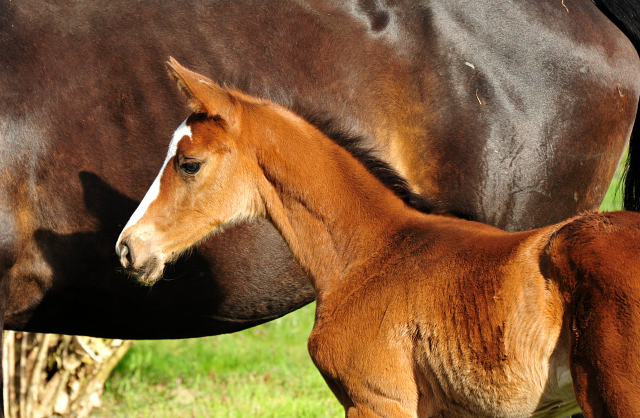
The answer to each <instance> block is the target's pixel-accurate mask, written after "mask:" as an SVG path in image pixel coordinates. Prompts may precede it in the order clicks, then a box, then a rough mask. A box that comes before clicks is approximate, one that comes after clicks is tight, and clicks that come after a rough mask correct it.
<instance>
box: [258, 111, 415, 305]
mask: <svg viewBox="0 0 640 418" xmlns="http://www.w3.org/2000/svg"><path fill="white" fill-rule="evenodd" d="M287 122H288V124H285V126H286V130H285V131H273V130H266V132H265V133H264V135H265V136H264V137H263V138H264V139H263V140H262V143H261V145H260V147H261V148H262V149H261V150H260V151H259V152H258V160H259V164H260V165H261V167H262V169H263V171H264V174H265V178H266V180H267V182H265V187H263V190H262V195H263V197H264V201H265V206H266V212H267V216H268V218H269V219H270V220H271V221H272V222H273V224H274V225H275V227H276V228H277V229H278V230H279V231H280V233H281V234H282V236H283V237H284V239H285V241H286V242H287V244H288V245H289V247H290V248H291V251H292V252H293V254H294V256H295V257H296V259H297V260H298V262H299V263H300V265H301V266H302V268H303V269H305V270H306V272H307V273H308V275H309V277H310V279H311V281H312V284H313V286H314V288H315V289H316V293H317V296H318V301H319V302H322V300H323V299H324V297H325V296H326V295H327V294H328V293H329V292H331V290H332V289H333V288H334V287H335V285H336V284H337V283H338V281H339V280H340V279H341V278H342V277H344V276H345V275H347V274H348V273H349V271H350V270H352V269H353V268H357V267H358V265H360V264H361V263H363V262H365V260H366V259H368V258H369V257H371V256H372V255H374V254H375V253H376V252H378V251H380V250H381V249H382V248H384V247H385V246H386V244H387V243H388V241H389V240H390V239H391V238H392V237H393V236H394V235H395V234H396V231H398V230H399V228H401V226H402V225H403V223H404V222H405V221H406V220H407V219H408V218H409V217H411V216H415V214H414V212H413V211H412V210H408V209H407V207H406V206H405V203H404V202H403V201H402V200H401V199H399V198H398V197H397V196H395V195H394V194H393V192H391V191H390V190H389V189H387V188H386V187H385V186H384V185H383V184H382V183H381V182H380V181H379V180H378V179H376V178H375V177H374V176H373V175H372V174H371V173H369V172H368V171H367V169H366V168H365V167H364V166H363V165H362V164H361V163H360V161H358V160H357V159H356V158H354V157H353V156H352V155H351V154H350V153H349V152H347V151H346V150H345V149H343V148H342V147H340V146H338V145H337V144H335V143H334V142H333V141H332V140H331V139H329V138H328V137H326V136H325V135H323V134H321V133H320V132H319V131H317V130H316V129H315V128H313V127H311V126H309V125H307V124H306V122H303V121H302V120H299V119H297V118H295V117H293V116H289V118H288V120H287Z"/></svg>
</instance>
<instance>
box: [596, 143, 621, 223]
mask: <svg viewBox="0 0 640 418" xmlns="http://www.w3.org/2000/svg"><path fill="white" fill-rule="evenodd" d="M626 160H627V154H626V152H625V155H624V158H623V159H622V161H621V162H620V165H618V169H617V170H616V173H615V174H614V176H613V180H612V181H611V184H610V185H609V189H608V190H607V194H606V195H605V196H604V200H603V201H602V204H601V205H600V210H601V211H603V212H611V211H614V210H621V209H622V197H623V195H624V189H623V188H622V184H621V183H620V180H621V179H622V174H623V173H624V166H625V162H626Z"/></svg>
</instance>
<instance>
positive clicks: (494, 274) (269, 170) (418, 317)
mask: <svg viewBox="0 0 640 418" xmlns="http://www.w3.org/2000/svg"><path fill="white" fill-rule="evenodd" d="M170 72H171V73H172V75H173V76H174V78H175V79H176V80H177V81H178V84H179V86H180V88H181V89H182V91H183V92H184V93H185V94H186V95H187V97H188V99H189V105H190V107H191V108H192V110H194V112H196V114H194V115H192V116H190V117H189V118H188V119H187V120H186V121H185V122H184V123H183V125H181V127H180V128H179V129H178V130H177V131H176V133H175V134H174V137H173V140H172V142H171V145H170V147H169V153H168V154H167V159H166V164H165V166H164V167H163V169H162V170H161V172H160V174H159V175H158V178H157V180H156V182H155V183H154V185H152V187H151V189H150V191H149V192H148V193H147V196H146V197H145V199H144V200H143V203H142V204H141V206H140V207H139V209H138V210H137V211H136V213H135V214H134V215H133V216H132V219H131V220H130V222H129V224H127V226H126V227H125V229H124V230H123V232H122V234H121V236H120V238H119V240H118V243H117V247H116V250H117V252H118V254H119V255H120V257H121V262H122V264H123V266H124V267H126V268H128V269H129V270H130V271H131V273H132V274H134V275H136V276H138V277H139V279H140V280H141V281H142V282H144V283H146V284H152V283H153V282H155V281H156V280H158V279H159V278H160V277H161V275H162V270H163V269H164V264H165V263H168V262H171V261H172V260H174V259H175V258H176V257H178V256H179V254H180V253H182V252H183V251H185V250H187V249H188V248H190V247H191V246H192V245H195V244H196V243H197V242H199V241H200V240H201V239H202V238H204V237H206V236H208V235H209V234H211V233H212V232H215V231H218V230H220V229H223V228H224V227H226V226H228V225H230V224H233V223H234V222H237V221H238V220H242V219H246V218H251V217H263V218H266V219H268V220H269V221H270V222H272V223H273V225H274V226H275V227H276V229H277V230H278V231H279V232H280V234H281V235H282V236H283V238H284V240H285V242H286V243H287V245H288V246H289V248H290V249H291V251H292V253H293V254H294V256H295V258H296V260H297V261H298V262H299V263H300V265H301V267H302V268H303V270H304V271H305V272H306V273H307V275H308V276H309V278H310V280H311V283H312V284H313V287H314V289H315V291H316V295H317V310H316V321H315V325H314V328H313V331H312V333H311V336H310V337H309V352H310V354H311V357H312V359H313V361H314V362H315V364H316V365H317V367H318V369H319V370H320V372H321V373H322V375H323V377H324V378H325V380H326V381H327V383H328V385H329V387H330V388H331V390H332V391H333V392H334V394H335V395H336V397H337V398H338V399H339V400H340V402H341V403H342V404H343V406H344V407H345V411H346V414H347V416H348V417H349V418H354V417H416V416H420V417H482V416H493V417H522V416H549V417H561V416H566V415H568V414H569V413H571V412H573V411H576V410H577V405H579V406H580V407H581V408H582V409H583V410H584V413H585V415H586V416H587V417H599V416H611V417H633V416H638V415H639V414H640V360H639V359H638V358H637V356H636V355H635V353H637V352H638V350H639V349H640V282H639V281H638V278H639V277H640V268H639V266H638V263H637V260H638V259H639V257H640V214H636V213H631V212H618V213H606V214H585V215H581V216H577V217H575V218H572V219H570V220H567V221H565V222H562V223H560V224H556V225H553V226H549V227H545V228H542V229H537V230H533V231H528V232H519V233H509V232H504V231H501V230H499V229H496V228H494V227H490V226H487V225H484V224H481V223H476V222H470V221H466V220H461V219H457V218H454V217H450V216H443V215H438V214H432V213H421V212H419V211H417V210H415V209H412V208H410V207H408V206H407V205H406V203H405V202H404V201H403V200H402V199H400V198H399V197H398V196H397V195H396V194H395V193H394V192H393V191H391V190H390V189H389V188H387V187H385V185H383V184H382V183H381V182H380V181H378V180H377V179H376V178H375V177H374V176H373V175H372V174H371V173H370V172H369V171H368V169H367V168H366V167H365V166H364V165H363V164H362V163H361V162H360V161H358V160H357V159H355V158H354V157H353V156H352V155H351V154H350V153H349V152H348V151H347V150H345V149H343V148H342V147H340V146H339V145H337V144H335V143H334V142H333V141H332V140H330V139H329V138H328V137H326V136H325V135H323V134H322V133H321V132H319V131H318V130H317V129H315V128H314V127H313V126H311V125H309V124H308V123H307V122H305V121H304V120H302V119H301V118H299V117H297V116H296V115H295V114H293V113H292V112H290V111H288V110H286V109H284V108H282V107H279V106H277V105H274V104H273V103H270V102H268V101H265V100H260V99H256V98H253V97H250V96H247V95H245V94H242V93H239V92H235V91H226V90H223V89H222V88H220V87H218V86H217V85H215V84H214V83H213V82H211V80H209V79H207V78H206V77H204V76H202V75H199V74H196V73H193V72H191V71H189V70H187V69H185V68H183V67H181V66H180V65H179V64H178V63H177V62H175V61H172V63H171V64H170ZM576 401H577V404H576Z"/></svg>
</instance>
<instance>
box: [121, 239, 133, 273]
mask: <svg viewBox="0 0 640 418" xmlns="http://www.w3.org/2000/svg"><path fill="white" fill-rule="evenodd" d="M120 263H121V264H122V266H123V267H130V266H133V252H132V251H131V249H129V246H128V245H127V243H126V242H123V243H122V244H120Z"/></svg>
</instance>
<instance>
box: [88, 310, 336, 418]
mask: <svg viewBox="0 0 640 418" xmlns="http://www.w3.org/2000/svg"><path fill="white" fill-rule="evenodd" d="M314 307H315V304H311V305H309V306H306V307H304V308H303V309H301V310H299V311H297V312H294V313H292V314H289V315H287V316H285V317H283V318H280V319H278V320H276V321H273V322H270V323H268V324H265V325H261V326H259V327H256V328H252V329H249V330H246V331H243V332H239V333H236V334H230V335H220V336H217V337H207V338H197V339H187V340H163V341H139V342H136V343H135V344H134V345H133V346H132V348H131V349H130V350H129V352H128V353H127V355H126V356H125V357H124V358H123V359H122V361H121V362H120V363H119V364H118V366H117V367H116V369H115V370H114V372H113V374H112V375H111V377H110V378H109V380H108V382H107V385H106V388H105V393H104V395H103V399H102V401H103V407H102V408H100V409H97V410H94V412H93V413H92V414H91V417H92V418H103V417H145V418H146V417H264V418H268V417H291V418H293V417H309V418H315V417H337V416H341V415H343V414H344V412H342V411H343V410H342V407H341V406H340V404H339V403H338V402H337V401H336V400H335V398H334V397H333V395H332V394H331V392H330V391H329V389H328V388H327V386H326V385H325V383H324V380H323V379H322V377H321V376H320V374H319V373H318V371H317V370H316V368H315V366H314V365H313V363H312V362H311V359H310V358H309V355H308V353H307V344H306V341H307V337H308V335H309V333H310V332H311V327H312V325H313V314H314Z"/></svg>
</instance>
